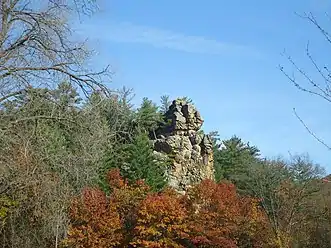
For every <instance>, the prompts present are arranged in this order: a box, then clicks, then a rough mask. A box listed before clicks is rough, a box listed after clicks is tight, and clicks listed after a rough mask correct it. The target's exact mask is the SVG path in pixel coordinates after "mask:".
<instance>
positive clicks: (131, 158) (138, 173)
mask: <svg viewBox="0 0 331 248" xmlns="http://www.w3.org/2000/svg"><path fill="white" fill-rule="evenodd" d="M124 150H125V153H126V154H125V156H126V159H125V164H124V165H123V166H122V168H121V172H122V175H123V176H124V177H125V178H127V179H128V180H129V181H131V182H134V181H137V180H139V179H143V180H144V181H145V182H146V184H147V185H149V186H150V187H151V188H152V190H155V191H158V190H160V189H162V188H163V187H164V186H165V184H166V179H165V168H166V164H165V162H162V161H158V160H157V159H156V157H155V155H154V154H153V149H152V147H151V144H150V140H149V138H148V136H147V135H146V134H144V133H140V134H139V135H137V136H136V138H135V140H134V141H133V143H131V144H128V145H126V146H125V149H124Z"/></svg>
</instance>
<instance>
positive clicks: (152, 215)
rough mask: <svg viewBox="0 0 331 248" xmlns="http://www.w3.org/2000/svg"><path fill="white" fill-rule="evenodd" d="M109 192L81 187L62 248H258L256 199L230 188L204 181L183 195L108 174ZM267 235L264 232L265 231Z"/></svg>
mask: <svg viewBox="0 0 331 248" xmlns="http://www.w3.org/2000/svg"><path fill="white" fill-rule="evenodd" d="M108 179H109V185H110V186H111V188H112V193H111V195H110V196H109V197H106V195H105V194H104V193H103V192H102V191H100V190H99V189H85V190H84V191H83V192H82V195H81V197H80V198H76V199H74V200H73V203H72V207H71V211H70V220H71V226H70V229H69V232H68V238H67V239H66V240H65V242H64V244H65V246H67V247H80V248H85V247H86V248H87V247H101V248H102V247H155V248H156V247H160V248H161V247H174V248H180V247H205V248H208V247H228V248H234V247H238V244H241V243H250V244H251V246H250V247H263V245H264V244H265V243H263V240H265V238H266V237H263V236H261V235H263V234H264V231H265V230H264V228H265V227H266V225H265V223H266V221H265V217H264V215H263V213H262V211H261V210H260V208H259V207H258V201H257V200H256V199H252V198H247V197H240V196H239V195H238V194H237V192H236V189H235V186H234V185H232V184H225V183H219V184H217V183H215V182H213V181H211V180H205V181H203V182H201V183H200V184H199V185H196V186H194V187H193V188H191V190H190V191H189V192H187V194H186V195H185V196H183V195H180V194H177V193H176V192H174V191H173V190H171V189H165V190H164V191H163V192H160V193H152V192H150V191H149V188H148V187H147V186H146V185H145V184H144V183H143V182H137V183H136V184H133V185H129V184H128V183H127V182H126V181H125V180H124V179H123V178H122V177H121V176H120V174H119V171H118V170H112V171H110V172H109V173H108ZM265 233H266V232H265Z"/></svg>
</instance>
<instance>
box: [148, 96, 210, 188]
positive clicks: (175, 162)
mask: <svg viewBox="0 0 331 248" xmlns="http://www.w3.org/2000/svg"><path fill="white" fill-rule="evenodd" d="M165 118H166V120H167V124H166V125H165V126H163V127H162V128H161V127H160V128H159V129H158V130H157V131H156V133H157V139H156V140H154V141H153V144H154V151H155V153H156V154H159V155H160V156H167V158H168V159H170V161H171V164H170V166H169V168H168V169H167V173H166V174H167V177H168V181H169V186H171V187H173V188H175V189H176V190H177V191H179V192H185V191H186V190H187V188H188V187H190V186H192V185H194V184H196V183H198V182H200V181H201V180H203V179H207V178H208V179H214V165H213V163H214V161H213V149H212V148H213V146H212V141H211V139H210V137H209V136H208V135H204V134H203V133H201V131H199V130H200V128H201V126H202V124H203V119H202V118H201V116H200V113H199V112H198V111H197V110H196V108H195V107H194V106H193V105H192V104H189V103H186V102H185V101H183V100H175V101H173V103H172V105H171V106H170V107H169V110H168V111H167V112H166V114H165Z"/></svg>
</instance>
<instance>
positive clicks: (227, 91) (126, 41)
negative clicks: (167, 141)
mask: <svg viewBox="0 0 331 248" xmlns="http://www.w3.org/2000/svg"><path fill="white" fill-rule="evenodd" d="M99 6H100V11H99V12H98V13H96V14H95V15H94V16H93V17H91V18H88V19H84V20H83V22H82V23H80V24H79V25H76V32H75V33H76V34H77V35H78V36H79V37H81V38H88V39H89V46H90V47H91V48H92V49H95V51H96V52H97V54H96V56H94V58H93V59H92V60H91V61H90V65H91V66H93V67H95V68H97V67H101V66H104V65H106V64H110V65H111V66H112V69H113V71H114V73H115V75H114V78H113V82H111V83H110V87H113V88H120V87H122V86H127V87H129V88H133V89H134V92H135V94H136V97H135V99H134V103H136V104H138V103H140V101H141V99H142V97H144V96H146V97H148V98H150V99H152V100H153V101H155V102H159V99H160V96H161V95H165V94H167V95H170V97H171V98H176V97H179V96H189V97H190V98H192V99H193V101H194V102H195V105H196V106H197V108H198V109H199V110H200V112H201V115H202V116H203V117H204V119H205V124H204V129H205V130H206V131H212V130H217V131H219V133H220V135H221V138H223V139H226V138H230V137H231V136H232V135H238V136H239V137H241V138H242V139H243V140H244V141H249V142H250V143H251V144H254V145H256V146H258V147H259V148H260V150H261V152H262V154H263V155H264V156H268V157H274V156H278V155H284V156H288V154H289V153H288V152H291V153H292V154H296V153H305V152H308V153H309V154H310V157H311V158H312V159H313V160H314V161H315V162H316V163H319V164H321V165H323V166H325V167H326V168H327V170H328V171H330V172H331V162H330V160H329V158H330V154H331V151H328V150H327V149H326V148H325V147H324V146H322V145H321V144H319V143H318V142H317V141H316V140H315V139H314V138H312V137H311V136H310V135H309V134H308V133H307V131H306V130H305V128H304V127H303V126H302V125H301V124H300V122H299V120H298V119H297V118H296V117H295V115H294V113H293V110H292V109H293V108H294V107H295V108H296V110H297V112H298V114H299V115H300V116H301V118H302V119H303V120H304V121H305V122H306V123H307V125H308V126H309V127H310V128H311V129H312V130H314V131H315V132H316V134H317V135H319V136H321V137H322V138H323V139H325V140H326V141H330V144H331V134H330V132H329V130H330V126H329V123H330V121H331V116H330V115H329V111H328V110H329V109H330V106H329V105H328V103H327V102H325V101H323V100H321V99H320V98H317V97H313V96H310V95H307V94H305V93H303V92H300V91H298V90H297V89H296V88H295V87H294V86H293V85H291V84H290V83H289V81H288V80H287V79H286V78H285V76H284V75H283V74H282V73H281V72H280V70H279V69H278V65H279V64H281V65H283V66H284V67H285V69H286V70H287V71H288V72H289V73H292V72H294V70H293V68H292V67H291V66H290V65H289V64H288V63H287V61H286V59H284V57H282V56H281V53H282V52H283V51H284V49H286V52H287V53H289V54H290V55H291V56H292V57H293V58H294V59H295V60H296V61H297V62H298V64H299V65H300V66H302V68H304V69H305V70H306V71H307V72H309V73H310V74H311V75H313V76H314V77H315V76H316V78H317V79H319V78H318V75H317V74H316V72H315V71H314V70H313V67H312V66H311V64H310V63H309V61H308V60H307V57H306V56H305V48H306V44H307V41H308V40H309V42H310V47H311V51H312V53H313V54H314V56H315V58H316V59H317V60H318V61H319V62H321V63H327V62H328V60H327V57H329V50H328V49H329V48H331V46H328V44H327V43H326V42H325V40H324V39H323V37H322V36H321V35H320V33H319V32H318V31H317V30H316V29H315V28H313V27H312V25H310V24H309V23H308V22H307V21H306V20H303V19H302V18H299V17H298V16H297V15H295V14H294V12H299V13H303V12H304V11H312V12H314V13H315V15H316V16H317V17H318V18H321V19H320V20H321V22H322V24H323V23H326V21H325V20H326V17H325V16H324V15H323V13H324V12H325V11H327V10H328V9H330V7H331V5H330V4H327V1H326V0H291V1H288V0H278V1H262V0H252V1H242V0H240V1H239V0H231V1H222V0H218V1H216V0H206V1H188V0H181V1H178V0H177V1H175V0H168V1H165V0H159V1H155V0H154V1H152V0H140V1H134V0H126V1H123V0H121V1H120V0H113V1H106V0H103V1H102V0H101V1H99ZM327 25H330V24H329V23H328V24H327ZM323 65H324V64H323ZM297 79H298V80H301V78H300V77H299V75H297ZM300 82H301V81H300ZM302 82H303V83H305V82H304V81H302Z"/></svg>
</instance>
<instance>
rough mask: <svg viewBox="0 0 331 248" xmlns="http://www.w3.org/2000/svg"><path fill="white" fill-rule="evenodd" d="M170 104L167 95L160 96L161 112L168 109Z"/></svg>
mask: <svg viewBox="0 0 331 248" xmlns="http://www.w3.org/2000/svg"><path fill="white" fill-rule="evenodd" d="M170 105H171V101H170V100H169V96H168V95H163V96H161V106H160V112H161V113H162V114H165V113H166V112H167V111H168V109H169V107H170Z"/></svg>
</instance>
